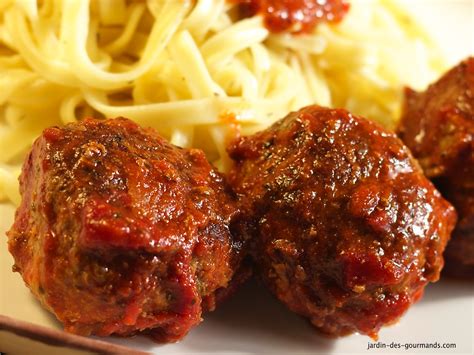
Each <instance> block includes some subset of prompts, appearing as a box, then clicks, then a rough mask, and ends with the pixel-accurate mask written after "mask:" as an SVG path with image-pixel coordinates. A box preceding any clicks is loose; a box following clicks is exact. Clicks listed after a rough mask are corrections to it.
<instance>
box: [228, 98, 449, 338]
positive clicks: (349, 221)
mask: <svg viewBox="0 0 474 355" xmlns="http://www.w3.org/2000/svg"><path fill="white" fill-rule="evenodd" d="M229 152H230V154H231V157H232V158H233V159H234V160H235V167H234V168H233V170H232V171H231V173H230V182H231V184H232V185H233V187H234V188H235V190H236V191H237V193H238V194H239V195H240V199H241V203H242V211H243V217H242V221H241V223H240V224H239V225H237V228H240V229H241V232H243V233H246V234H247V235H248V237H250V236H251V237H253V238H254V239H255V245H253V253H254V256H255V262H256V263H257V265H258V268H259V274H260V276H261V278H262V279H263V281H264V283H265V284H266V285H267V286H268V287H269V288H270V290H271V291H272V292H273V293H274V294H275V295H276V296H277V297H278V298H279V299H280V300H281V301H282V302H284V303H285V304H286V305H287V306H288V307H289V308H290V309H291V310H292V311H294V312H297V313H299V314H301V315H303V316H306V317H308V318H309V319H310V320H311V322H312V324H313V325H314V326H316V327H317V328H319V329H320V330H321V331H323V332H325V333H330V334H334V335H343V334H347V333H351V332H355V331H357V332H360V333H364V334H368V335H370V336H372V337H376V335H377V332H378V330H379V328H380V327H381V326H383V325H384V324H390V323H393V322H394V321H396V320H397V319H398V318H399V317H400V316H401V315H402V314H403V313H404V312H405V311H406V310H407V308H408V307H409V306H410V304H411V303H413V302H414V301H416V300H417V299H418V298H419V297H421V295H422V293H423V288H424V286H425V285H426V284H427V283H428V282H429V281H431V282H434V281H437V280H438V278H439V273H440V270H441V268H442V266H443V258H442V253H443V250H444V247H445V244H446V242H447V240H448V238H449V234H450V232H451V230H452V228H453V227H454V223H455V220H456V217H455V212H454V209H453V208H452V207H451V205H450V204H449V203H448V202H447V201H445V200H444V199H443V198H442V197H441V196H440V194H439V193H438V192H437V191H436V190H435V188H434V187H433V185H432V184H431V183H430V182H429V181H428V180H427V179H426V178H425V177H424V175H423V173H422V172H421V170H420V168H419V167H418V165H417V163H416V162H415V161H414V159H413V158H412V156H411V154H410V152H409V151H408V149H407V148H406V147H405V146H404V145H403V144H402V142H401V141H400V140H399V139H398V138H397V137H396V136H395V134H393V133H390V132H387V131H385V130H384V129H382V128H381V127H380V126H378V125H377V124H375V123H372V122H369V121H368V120H365V119H363V118H360V117H356V116H353V115H351V114H350V113H348V112H347V111H345V110H340V109H326V108H321V107H317V106H311V107H306V108H303V109H301V110H300V111H298V112H294V113H291V114H289V115H288V116H287V117H285V118H284V119H282V120H280V121H279V122H277V123H275V124H274V125H273V126H272V127H270V128H269V129H267V130H265V131H262V132H260V133H257V134H255V135H253V136H250V137H245V138H242V139H240V140H239V141H237V142H236V143H235V144H234V145H233V146H231V147H230V149H229Z"/></svg>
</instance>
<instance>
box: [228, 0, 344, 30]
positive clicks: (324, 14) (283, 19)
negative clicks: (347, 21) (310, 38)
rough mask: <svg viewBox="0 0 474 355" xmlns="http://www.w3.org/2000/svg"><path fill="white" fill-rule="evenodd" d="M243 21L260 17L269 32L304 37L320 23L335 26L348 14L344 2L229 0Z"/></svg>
mask: <svg viewBox="0 0 474 355" xmlns="http://www.w3.org/2000/svg"><path fill="white" fill-rule="evenodd" d="M231 1H233V2H236V3H239V6H240V11H241V13H242V15H243V16H244V17H251V16H254V15H257V14H261V15H263V17H264V22H265V26H266V27H267V28H268V29H269V30H270V31H271V32H284V31H288V32H292V33H308V32H311V31H312V30H313V29H314V27H315V26H316V25H317V24H318V23H321V22H332V23H335V22H339V21H341V20H342V19H343V18H344V16H345V14H346V13H347V11H348V10H349V2H348V0H231Z"/></svg>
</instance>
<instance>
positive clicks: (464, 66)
mask: <svg viewBox="0 0 474 355" xmlns="http://www.w3.org/2000/svg"><path fill="white" fill-rule="evenodd" d="M399 135H400V137H401V139H402V140H403V141H404V142H405V144H406V145H407V146H408V147H409V148H410V149H411V150H412V152H413V155H414V156H415V157H416V158H418V160H419V162H420V165H421V167H422V168H423V170H424V171H425V174H426V175H427V176H428V177H429V178H430V179H433V182H434V183H435V185H436V186H437V187H438V188H439V190H440V191H441V193H442V194H443V195H444V197H446V198H447V199H448V200H449V201H450V202H451V203H452V204H453V205H454V207H455V208H456V210H457V212H458V215H459V222H458V224H457V226H456V229H455V230H454V233H453V237H452V240H451V241H450V242H449V244H448V247H447V249H446V253H445V256H446V268H447V270H448V271H449V272H451V273H455V274H458V275H459V274H465V275H466V276H467V275H470V276H471V277H474V58H469V59H467V60H465V61H463V62H462V63H461V64H459V65H458V66H456V67H455V68H453V69H451V70H450V71H449V72H448V73H446V74H445V75H444V76H443V77H442V78H441V79H440V80H439V81H438V82H436V83H434V84H432V85H431V86H430V87H429V88H428V89H427V90H426V91H425V92H423V93H417V92H415V91H413V90H410V89H407V91H406V100H405V106H404V112H403V114H402V119H401V121H400V125H399Z"/></svg>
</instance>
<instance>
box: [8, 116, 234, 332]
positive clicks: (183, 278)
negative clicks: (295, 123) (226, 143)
mask: <svg viewBox="0 0 474 355" xmlns="http://www.w3.org/2000/svg"><path fill="white" fill-rule="evenodd" d="M20 190H21V194H22V198H23V199H22V202H21V205H20V207H19V208H18V210H17V212H16V217H15V222H14V225H13V226H12V228H11V230H10V231H9V232H8V238H9V242H8V243H9V250H10V252H11V253H12V255H13V256H14V259H15V265H14V270H16V271H18V272H20V273H21V274H22V276H23V279H24V281H25V283H26V284H27V285H28V286H29V288H30V289H31V291H32V292H33V294H34V295H35V296H36V297H37V298H38V299H39V300H40V301H41V302H42V303H43V305H45V306H46V307H47V308H48V309H49V310H50V311H52V312H53V313H54V314H55V315H56V317H57V318H58V319H59V320H60V321H61V322H62V323H63V324H64V327H65V330H67V331H69V332H73V333H77V334H82V335H89V334H96V335H101V336H105V335H109V334H118V335H131V334H134V333H136V332H137V331H147V332H148V333H150V334H151V335H152V336H153V337H154V338H155V339H157V340H158V341H176V340H178V339H180V338H182V337H183V336H184V335H185V334H186V333H187V332H188V331H189V329H190V328H191V327H192V326H194V325H196V324H198V323H199V322H200V321H201V313H202V311H203V308H205V309H213V308H214V306H215V301H216V294H225V293H226V292H225V289H224V288H225V287H226V286H228V285H229V281H230V280H231V278H232V277H233V275H234V272H235V270H236V269H237V267H238V265H239V262H240V246H241V243H239V241H238V240H234V239H233V238H232V236H231V234H230V232H229V223H230V222H231V220H232V218H233V217H234V215H235V214H236V212H237V210H236V204H235V196H234V195H233V194H232V193H230V192H229V190H228V188H227V187H226V185H225V183H224V180H223V178H222V176H221V175H220V174H219V173H217V172H216V171H215V170H214V169H213V168H212V167H211V165H210V164H209V163H208V162H207V160H206V158H205V156H204V153H203V152H202V151H200V150H196V149H181V148H178V147H175V146H173V145H171V144H169V143H168V142H166V141H165V140H164V139H163V138H161V137H160V136H159V135H158V134H157V133H156V132H155V131H154V130H152V129H142V128H141V127H139V126H138V125H136V124H135V123H133V122H132V121H130V120H127V119H110V120H85V121H83V122H80V123H76V124H70V125H67V126H66V127H63V128H57V127H53V128H49V129H46V130H45V131H44V132H43V134H42V136H40V137H39V138H38V139H37V140H36V142H35V143H34V145H33V148H32V150H31V152H30V153H29V155H28V157H27V159H26V161H25V163H24V166H23V171H22V175H21V178H20Z"/></svg>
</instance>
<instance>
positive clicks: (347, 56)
mask: <svg viewBox="0 0 474 355" xmlns="http://www.w3.org/2000/svg"><path fill="white" fill-rule="evenodd" d="M238 15H239V14H238V11H237V8H236V5H235V4H232V3H231V2H228V1H226V0H196V1H185V0H159V1H158V0H157V1H147V2H144V1H125V0H92V1H89V0H77V1H76V0H43V1H40V0H38V1H35V0H17V1H8V0H0V199H3V200H10V201H11V202H13V203H18V202H19V194H18V182H17V177H18V175H19V172H20V164H21V161H22V159H23V158H24V155H25V153H26V152H27V150H28V148H29V147H30V146H31V144H32V142H33V141H34V139H35V138H36V137H37V136H38V135H40V133H41V132H42V130H43V129H44V128H46V127H48V126H51V125H62V124H66V123H69V122H74V121H76V120H80V119H82V118H83V117H87V116H91V117H99V118H100V117H117V116H124V117H128V118H131V119H133V120H134V121H136V122H137V123H139V124H141V125H143V126H151V127H154V128H156V129H157V130H158V131H159V132H160V133H161V134H162V135H163V136H165V137H167V138H168V139H170V140H171V142H172V143H174V144H176V145H179V146H183V147H198V148H201V149H203V150H204V151H205V152H206V154H207V155H208V157H209V159H210V160H211V161H213V162H214V163H215V164H216V166H217V167H218V168H219V169H221V170H226V169H227V168H228V166H229V159H228V157H227V154H226V151H225V147H226V143H227V142H228V141H229V140H230V139H232V137H235V136H236V135H237V134H239V132H240V133H241V134H250V133H252V132H255V131H257V130H260V129H262V128H265V127H267V126H269V125H270V124H271V123H272V122H274V121H275V120H277V119H279V118H281V117H283V116H285V115H286V114H287V113H288V112H290V111H292V110H296V109H298V108H300V107H302V106H305V105H308V104H312V103H317V104H320V105H324V106H331V107H346V108H348V109H349V110H351V111H353V112H354V113H357V114H361V115H364V116H366V117H369V118H371V119H374V120H377V121H380V122H382V123H383V124H384V125H386V126H388V127H393V126H394V124H395V122H396V119H397V117H398V114H399V106H400V102H401V97H402V88H403V86H404V85H405V84H409V85H411V86H412V87H415V88H423V87H424V86H425V85H426V84H427V83H428V82H430V81H431V80H432V79H434V78H435V77H436V76H437V75H438V74H439V73H440V71H441V70H442V69H444V64H443V63H442V62H440V60H439V58H440V56H439V53H438V52H437V50H436V49H435V47H434V46H433V45H432V44H431V43H430V41H429V39H428V37H427V36H426V35H425V34H424V32H423V31H422V30H420V29H419V28H418V27H417V26H416V25H415V24H414V23H413V21H412V20H411V19H410V17H409V16H407V15H406V13H405V12H404V11H402V10H401V9H399V8H398V7H397V6H396V5H395V1H388V0H352V1H351V9H350V11H349V13H348V15H347V16H346V18H345V19H344V20H343V21H342V22H341V23H339V24H336V25H328V24H320V25H318V26H317V28H316V29H315V31H314V32H313V33H311V34H307V35H291V34H288V33H287V34H272V33H270V32H269V31H268V30H267V29H266V28H265V26H264V25H263V22H262V18H261V17H260V16H255V17H252V18H246V19H241V18H239V16H238Z"/></svg>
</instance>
